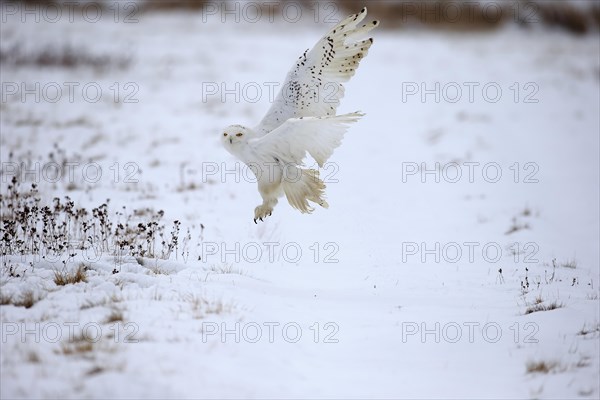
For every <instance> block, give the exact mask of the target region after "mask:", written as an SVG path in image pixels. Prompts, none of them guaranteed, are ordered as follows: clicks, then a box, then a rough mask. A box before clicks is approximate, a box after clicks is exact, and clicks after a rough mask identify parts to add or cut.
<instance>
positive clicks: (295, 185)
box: [281, 165, 329, 214]
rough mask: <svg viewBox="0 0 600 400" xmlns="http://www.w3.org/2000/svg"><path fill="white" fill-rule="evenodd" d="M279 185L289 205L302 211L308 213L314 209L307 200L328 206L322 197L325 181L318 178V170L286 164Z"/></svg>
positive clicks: (324, 206)
mask: <svg viewBox="0 0 600 400" xmlns="http://www.w3.org/2000/svg"><path fill="white" fill-rule="evenodd" d="M281 186H282V188H283V192H284V193H285V196H286V197H287V199H288V202H289V203H290V205H291V206H292V207H294V208H295V209H297V210H299V211H300V212H302V213H307V214H310V213H311V212H313V211H314V208H313V207H311V206H310V204H309V203H308V201H311V202H313V203H316V204H318V205H320V206H321V207H323V208H328V207H329V204H327V201H325V198H324V196H325V183H324V182H323V181H322V180H321V179H319V171H316V170H314V169H302V168H298V167H294V166H290V165H288V166H287V167H286V176H285V177H284V179H282V181H281Z"/></svg>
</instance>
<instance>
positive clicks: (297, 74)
mask: <svg viewBox="0 0 600 400" xmlns="http://www.w3.org/2000/svg"><path fill="white" fill-rule="evenodd" d="M366 15H367V8H366V7H365V8H363V9H362V10H361V12H360V13H358V14H354V15H350V16H349V17H348V18H346V19H345V20H343V21H342V22H340V23H339V24H338V25H336V26H335V27H334V28H333V29H331V30H330V31H329V32H328V33H327V34H326V35H325V36H323V38H321V40H319V42H317V44H316V45H315V46H314V47H313V48H312V50H310V51H308V50H306V51H305V52H304V54H303V55H302V56H300V58H299V59H298V61H297V62H296V64H294V66H293V68H292V69H291V70H290V72H288V74H287V77H286V79H285V82H284V84H283V86H282V87H281V89H280V91H279V93H278V94H277V97H276V98H275V101H274V102H273V104H272V105H271V108H270V109H269V111H268V112H267V114H266V115H265V116H264V118H263V119H262V121H261V122H260V124H259V125H258V126H257V127H255V128H254V132H256V133H257V134H258V135H259V136H260V135H265V134H267V133H268V132H271V131H272V130H273V129H275V128H277V127H279V126H281V125H282V124H283V123H284V122H285V121H287V120H288V119H289V118H299V117H321V116H331V115H335V113H336V109H337V107H338V105H339V104H340V99H341V98H342V97H343V96H344V86H343V85H342V83H343V82H347V81H348V80H349V79H350V78H351V77H352V76H353V75H354V73H355V71H356V69H357V68H358V65H359V63H360V60H361V59H363V58H364V57H365V56H366V55H367V52H368V50H369V47H371V44H372V43H373V38H368V39H365V40H359V39H360V38H361V37H364V36H365V34H366V33H368V32H369V31H370V30H371V29H373V28H375V27H376V26H377V25H379V22H378V21H372V22H370V23H368V24H363V25H361V22H362V20H363V19H364V18H365V16H366Z"/></svg>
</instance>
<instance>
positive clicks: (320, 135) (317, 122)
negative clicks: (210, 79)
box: [248, 112, 364, 167]
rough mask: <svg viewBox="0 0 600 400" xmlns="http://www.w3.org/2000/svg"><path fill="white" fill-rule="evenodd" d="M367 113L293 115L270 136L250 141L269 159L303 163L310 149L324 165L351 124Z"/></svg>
mask: <svg viewBox="0 0 600 400" xmlns="http://www.w3.org/2000/svg"><path fill="white" fill-rule="evenodd" d="M363 115H364V114H362V113H360V112H353V113H349V114H343V115H333V116H322V117H299V118H290V119H288V120H287V121H285V122H284V123H283V124H282V125H280V126H279V127H277V128H275V129H274V130H272V131H271V132H269V133H267V134H266V135H264V136H262V137H259V138H256V139H252V140H251V141H250V142H249V143H248V144H249V146H251V147H252V151H253V152H255V153H260V154H261V155H263V156H264V157H265V158H267V159H270V160H274V161H277V162H283V163H285V164H289V163H291V164H294V165H302V160H303V159H304V157H306V153H307V152H308V153H309V154H310V155H311V157H312V158H314V159H315V161H316V162H317V163H318V164H319V166H320V167H323V164H325V162H326V161H327V160H328V159H329V157H330V156H331V155H332V154H333V151H334V150H335V149H336V148H337V147H338V146H339V145H340V144H341V143H342V138H343V137H344V134H345V133H346V131H347V130H348V128H349V124H351V123H353V122H356V121H358V120H359V119H360V117H362V116H363Z"/></svg>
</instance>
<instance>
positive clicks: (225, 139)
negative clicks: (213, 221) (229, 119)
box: [221, 125, 252, 149]
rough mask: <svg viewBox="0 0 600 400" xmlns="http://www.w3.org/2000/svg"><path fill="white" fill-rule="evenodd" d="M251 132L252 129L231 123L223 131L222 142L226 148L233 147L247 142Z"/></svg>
mask: <svg viewBox="0 0 600 400" xmlns="http://www.w3.org/2000/svg"><path fill="white" fill-rule="evenodd" d="M251 133H252V131H251V130H250V129H249V128H246V127H245V126H242V125H230V126H228V127H227V128H225V129H223V131H222V132H221V142H222V143H223V146H225V148H226V149H233V148H236V147H238V146H239V145H240V144H241V143H246V142H247V141H248V139H249V138H250V135H251Z"/></svg>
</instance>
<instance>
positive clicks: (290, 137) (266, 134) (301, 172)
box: [221, 7, 379, 223]
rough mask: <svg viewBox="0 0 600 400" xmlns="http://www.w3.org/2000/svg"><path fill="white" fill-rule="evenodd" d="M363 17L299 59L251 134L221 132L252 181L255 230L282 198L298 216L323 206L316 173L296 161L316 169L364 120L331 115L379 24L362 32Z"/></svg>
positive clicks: (231, 128) (354, 18) (366, 26)
mask: <svg viewBox="0 0 600 400" xmlns="http://www.w3.org/2000/svg"><path fill="white" fill-rule="evenodd" d="M366 15H367V9H366V7H365V8H363V9H362V10H361V11H360V13H358V14H354V15H350V16H349V17H348V18H346V19H344V20H343V21H341V22H340V23H339V24H338V25H336V26H335V27H334V28H333V29H331V30H330V31H329V32H328V33H327V34H326V35H325V36H323V38H322V39H321V40H319V41H318V42H317V44H316V45H315V46H314V47H313V48H312V50H310V51H309V50H306V51H305V52H304V54H303V55H302V56H300V58H299V59H298V61H297V62H296V63H295V64H294V66H293V68H292V69H291V71H290V72H289V73H288V74H287V77H286V80H285V83H284V84H283V86H282V88H281V90H280V91H279V93H278V95H277V97H276V98H275V101H274V103H273V104H272V105H271V108H270V109H269V111H268V112H267V114H266V115H265V117H264V118H263V119H262V121H261V122H260V123H259V124H258V126H256V127H254V128H247V127H245V126H241V125H231V126H228V127H227V128H225V129H224V130H223V131H222V132H221V140H222V143H223V146H224V147H225V149H227V151H229V152H230V153H231V154H233V155H234V156H236V157H237V158H238V159H240V160H241V161H242V162H244V163H245V164H246V165H247V166H248V167H249V168H250V169H251V170H252V172H253V173H254V175H255V176H256V179H257V182H258V191H259V192H260V195H261V196H262V199H263V203H262V204H261V205H259V206H258V207H256V209H255V210H254V222H255V223H256V221H257V220H261V221H262V220H263V218H266V217H267V216H269V215H271V213H272V212H273V207H275V205H276V204H277V199H278V198H279V197H281V196H282V195H284V194H285V196H286V197H287V200H288V202H289V203H290V205H291V206H292V207H294V208H296V209H298V210H300V211H301V212H302V213H311V212H312V211H313V210H314V208H312V207H311V205H310V204H309V203H308V202H309V201H310V202H313V203H316V204H318V205H320V206H321V207H324V208H327V207H328V206H329V205H328V204H327V202H326V201H325V199H324V194H325V183H323V181H322V180H321V179H319V171H317V170H313V169H308V168H302V167H303V166H304V164H303V159H304V158H305V156H306V153H307V152H308V154H310V156H311V157H312V158H314V160H315V161H316V162H317V164H318V165H319V167H323V164H324V163H325V162H326V161H327V159H329V157H330V156H331V154H332V153H333V150H334V149H335V148H337V147H338V146H339V145H340V143H341V141H342V138H343V136H344V133H346V131H347V130H348V127H349V124H351V123H353V122H356V121H358V120H359V119H360V117H362V116H363V115H364V114H362V113H360V112H353V113H349V114H342V115H336V109H337V107H338V106H339V104H340V99H341V98H342V97H343V96H344V87H343V86H342V82H347V81H348V80H349V79H350V78H351V77H352V76H353V75H354V73H355V71H356V69H357V68H358V64H359V63H360V60H362V59H363V58H364V57H365V56H366V55H367V52H368V50H369V47H371V44H373V38H368V39H362V38H364V36H365V34H366V33H368V32H369V31H370V30H371V29H373V28H375V27H376V26H377V25H379V22H378V21H372V22H370V23H368V24H364V25H363V24H361V22H362V20H363V19H364V18H365V16H366Z"/></svg>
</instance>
